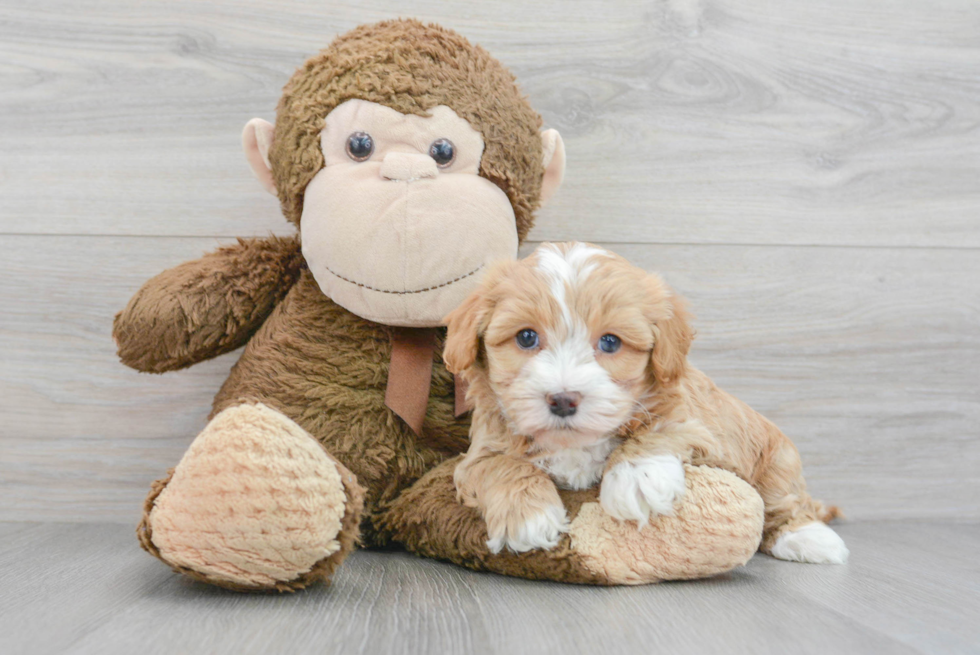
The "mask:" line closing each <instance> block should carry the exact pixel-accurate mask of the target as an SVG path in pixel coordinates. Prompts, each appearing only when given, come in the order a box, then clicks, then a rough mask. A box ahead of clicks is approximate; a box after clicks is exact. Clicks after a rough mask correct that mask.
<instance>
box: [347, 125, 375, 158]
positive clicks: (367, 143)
mask: <svg viewBox="0 0 980 655" xmlns="http://www.w3.org/2000/svg"><path fill="white" fill-rule="evenodd" d="M372 152H374V139H372V138H371V135H370V134H368V133H367V132H354V133H353V134H351V135H350V136H349V137H347V156H348V157H350V158H351V159H353V160H354V161H366V160H367V159H368V158H370V157H371V153H372Z"/></svg>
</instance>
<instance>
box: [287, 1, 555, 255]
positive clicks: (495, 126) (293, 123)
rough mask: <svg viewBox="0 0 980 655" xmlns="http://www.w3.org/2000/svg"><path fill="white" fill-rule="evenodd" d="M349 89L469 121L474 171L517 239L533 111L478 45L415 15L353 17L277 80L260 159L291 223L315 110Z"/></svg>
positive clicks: (348, 95) (537, 161) (298, 211)
mask: <svg viewBox="0 0 980 655" xmlns="http://www.w3.org/2000/svg"><path fill="white" fill-rule="evenodd" d="M354 98H358V99H361V100H367V101H368V102H377V103H378V104H381V105H385V106H386V107H391V108H392V109H395V110H397V111H400V112H401V113H403V114H417V115H425V114H426V113H427V112H428V111H429V110H430V109H432V108H433V107H436V106H438V105H446V106H447V107H449V108H450V109H452V110H453V111H455V112H456V114H457V115H459V116H460V117H462V118H465V119H466V120H467V121H469V123H470V125H472V126H473V127H474V128H475V129H476V130H477V131H478V132H480V133H481V134H482V135H483V140H484V142H485V147H484V151H483V158H482V159H481V162H480V175H482V176H483V177H485V178H487V179H488V180H490V181H491V182H493V183H494V184H496V185H497V186H498V187H500V189H501V190H502V191H503V192H504V193H506V194H507V197H508V198H509V199H510V202H511V205H513V207H514V213H515V215H516V216H517V234H518V238H520V239H522V240H523V239H524V237H525V236H526V235H527V233H528V230H530V229H531V225H532V222H533V212H534V210H535V209H536V208H537V206H538V204H539V196H540V193H541V177H542V175H543V174H544V164H543V161H542V160H543V151H542V146H541V137H540V136H539V134H538V130H539V129H540V127H541V117H540V116H539V115H538V114H537V112H535V111H534V109H533V108H532V107H531V105H530V104H529V103H528V102H527V99H526V98H525V97H524V96H523V95H522V94H521V93H520V91H519V89H518V88H517V85H516V84H515V80H514V76H513V74H511V72H510V71H508V70H507V69H506V68H504V67H503V66H501V65H500V62H498V61H497V60H496V59H494V58H493V57H492V56H490V54H489V53H488V52H487V51H486V50H484V49H483V48H481V47H480V46H474V45H472V44H471V43H470V42H469V41H467V40H466V39H465V38H463V37H462V36H460V35H459V34H456V33H455V32H453V31H451V30H447V29H445V28H442V27H439V26H438V25H424V24H422V23H420V22H419V21H416V20H394V21H385V22H382V23H377V24H374V25H362V26H360V27H357V28H355V29H353V30H351V31H350V32H348V33H347V34H344V35H342V36H340V37H338V38H337V39H335V40H334V41H333V43H331V44H330V46H329V47H328V48H326V49H325V50H323V51H322V52H321V53H320V54H319V55H317V56H315V57H312V58H310V59H309V60H308V61H307V62H306V63H305V64H304V65H303V67H302V68H300V69H299V70H298V71H297V72H296V74H295V75H294V76H293V78H292V79H291V80H290V81H289V83H288V84H287V85H286V88H285V90H284V92H283V96H282V99H281V100H280V101H279V107H278V108H277V109H276V131H275V139H274V141H273V145H272V150H271V151H270V153H269V160H270V163H271V164H272V174H273V178H274V179H275V183H276V188H277V189H278V191H279V199H280V202H281V203H282V210H283V214H285V216H286V218H287V219H289V220H290V221H292V222H293V223H295V224H297V225H299V222H300V216H302V214H303V192H304V190H305V189H306V185H307V184H308V183H309V182H310V180H312V179H313V176H314V175H316V174H317V172H318V171H319V170H320V169H321V168H322V167H323V154H322V152H321V151H320V131H321V130H322V129H323V119H324V117H325V116H326V115H327V114H328V113H330V111H331V110H332V109H333V108H334V107H336V106H337V105H339V104H341V103H342V102H344V101H346V100H351V99H354Z"/></svg>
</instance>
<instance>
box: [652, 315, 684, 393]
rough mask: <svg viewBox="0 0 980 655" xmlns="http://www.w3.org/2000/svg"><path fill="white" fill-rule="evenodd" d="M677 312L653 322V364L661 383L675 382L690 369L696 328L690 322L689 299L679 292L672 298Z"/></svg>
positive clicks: (655, 375) (656, 377)
mask: <svg viewBox="0 0 980 655" xmlns="http://www.w3.org/2000/svg"><path fill="white" fill-rule="evenodd" d="M670 303H671V305H672V306H673V314H672V316H671V317H670V318H668V319H666V320H659V321H657V322H656V323H654V326H653V332H654V336H653V353H652V354H651V355H650V364H651V365H652V366H653V375H654V378H655V379H656V381H657V383H658V384H661V385H665V386H667V385H673V384H676V383H677V381H678V380H680V379H681V378H682V377H684V374H685V373H686V372H687V353H688V351H689V350H690V349H691V342H692V341H693V340H694V329H693V328H692V327H691V325H690V322H689V321H690V318H691V315H690V314H689V313H688V311H687V307H686V304H687V303H686V302H685V301H684V299H683V298H681V297H679V296H673V297H672V298H671V300H670Z"/></svg>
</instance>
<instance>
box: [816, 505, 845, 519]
mask: <svg viewBox="0 0 980 655" xmlns="http://www.w3.org/2000/svg"><path fill="white" fill-rule="evenodd" d="M817 518H818V519H820V520H821V521H823V522H824V523H830V522H831V521H833V520H835V519H844V518H847V517H846V516H844V512H843V511H842V510H841V508H840V507H838V506H837V505H831V506H829V507H827V506H824V505H820V506H819V507H818V508H817Z"/></svg>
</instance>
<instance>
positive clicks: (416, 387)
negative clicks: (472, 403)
mask: <svg viewBox="0 0 980 655" xmlns="http://www.w3.org/2000/svg"><path fill="white" fill-rule="evenodd" d="M435 347H436V331H435V328H392V330H391V364H390V366H389V367H388V386H387V388H386V389H385V405H386V406H387V407H388V409H390V410H391V411H393V412H394V413H395V414H397V415H398V416H400V417H401V419H402V420H403V421H405V423H407V424H408V427H410V428H412V432H414V433H415V434H417V435H420V434H422V422H423V421H424V420H425V410H426V407H428V405H429V387H430V386H431V385H432V355H433V353H434V351H435ZM453 382H454V386H455V389H454V395H455V399H454V407H453V410H454V414H455V416H456V417H459V416H462V415H463V414H465V413H466V412H467V411H469V407H467V406H466V382H465V381H464V380H463V379H462V378H461V377H459V376H455V377H454V378H453Z"/></svg>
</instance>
